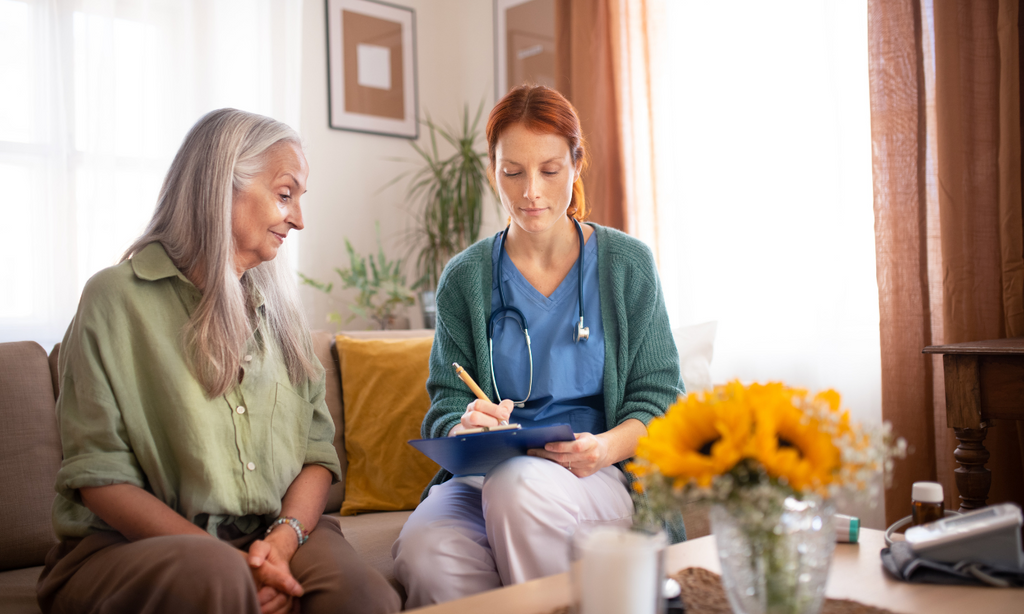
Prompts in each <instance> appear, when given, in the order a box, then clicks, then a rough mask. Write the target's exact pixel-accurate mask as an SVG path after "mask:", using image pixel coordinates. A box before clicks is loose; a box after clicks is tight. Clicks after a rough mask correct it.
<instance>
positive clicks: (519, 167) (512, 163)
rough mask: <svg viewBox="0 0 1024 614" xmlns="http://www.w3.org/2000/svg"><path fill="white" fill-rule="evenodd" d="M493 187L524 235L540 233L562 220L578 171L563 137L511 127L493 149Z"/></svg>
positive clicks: (518, 125) (517, 125) (514, 125)
mask: <svg viewBox="0 0 1024 614" xmlns="http://www.w3.org/2000/svg"><path fill="white" fill-rule="evenodd" d="M494 173H495V183H496V184H497V186H498V196H499V197H500V198H501V204H502V206H504V207H505V210H506V211H508V214H509V215H510V216H512V221H513V222H514V223H515V225H516V226H519V227H520V228H522V229H523V230H525V231H527V232H531V233H534V232H542V231H545V230H548V229H550V228H551V227H552V226H554V225H555V223H556V222H558V221H560V220H563V219H564V218H565V211H566V209H568V208H569V202H570V201H571V200H572V184H573V182H575V181H576V178H577V177H579V171H578V169H577V168H576V166H575V165H574V164H573V162H572V155H571V154H570V152H569V143H568V141H566V140H565V137H563V136H560V135H558V134H555V133H552V132H534V131H532V130H530V129H529V128H527V127H526V126H524V125H523V124H513V125H511V126H509V127H508V128H505V130H503V131H502V133H501V134H500V135H499V136H498V142H497V144H496V146H495V149H494Z"/></svg>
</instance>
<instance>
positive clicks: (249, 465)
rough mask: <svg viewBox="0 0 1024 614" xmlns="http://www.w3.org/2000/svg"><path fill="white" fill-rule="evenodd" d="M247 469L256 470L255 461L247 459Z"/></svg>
mask: <svg viewBox="0 0 1024 614" xmlns="http://www.w3.org/2000/svg"><path fill="white" fill-rule="evenodd" d="M245 467H246V469H248V470H249V471H256V463H254V462H252V461H249V464H248V465H246V466H245Z"/></svg>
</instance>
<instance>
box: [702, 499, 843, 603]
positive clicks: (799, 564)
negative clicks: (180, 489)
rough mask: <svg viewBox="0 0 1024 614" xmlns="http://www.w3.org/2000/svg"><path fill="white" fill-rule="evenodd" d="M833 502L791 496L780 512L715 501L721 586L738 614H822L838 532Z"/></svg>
mask: <svg viewBox="0 0 1024 614" xmlns="http://www.w3.org/2000/svg"><path fill="white" fill-rule="evenodd" d="M833 511H834V508H833V506H832V504H831V503H830V502H828V501H825V502H822V501H820V500H816V499H812V500H805V501H798V500H796V499H793V498H787V499H786V500H785V501H784V502H783V505H782V509H781V510H777V511H775V512H774V513H773V512H769V513H764V511H763V510H758V509H751V506H749V505H747V506H738V505H733V506H729V505H715V506H712V508H711V510H710V513H709V516H710V519H711V531H712V533H714V535H715V538H716V540H717V542H718V557H719V560H720V561H721V564H722V586H723V587H724V588H725V593H726V595H727V596H728V597H729V604H730V605H731V606H732V609H733V611H734V612H737V613H739V614H768V613H770V614H817V612H819V611H820V610H821V606H822V604H823V603H824V598H825V582H826V581H827V580H828V569H829V565H830V564H831V562H832V551H833V550H834V549H835V545H836V536H835V529H834V524H833V520H832V515H833Z"/></svg>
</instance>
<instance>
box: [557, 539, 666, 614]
mask: <svg viewBox="0 0 1024 614" xmlns="http://www.w3.org/2000/svg"><path fill="white" fill-rule="evenodd" d="M665 543H666V541H665V535H664V534H663V533H659V534H657V535H648V534H645V533H637V532H634V531H630V530H628V529H623V528H619V527H597V528H594V529H590V530H586V531H579V532H577V534H576V535H575V536H574V537H573V558H574V562H573V591H574V596H575V600H576V603H577V612H578V613H579V614H654V613H655V612H659V611H660V610H659V608H660V605H661V602H660V600H661V595H660V590H659V589H660V587H661V583H662V565H661V563H662V553H663V552H664V549H665Z"/></svg>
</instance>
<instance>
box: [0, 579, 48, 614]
mask: <svg viewBox="0 0 1024 614" xmlns="http://www.w3.org/2000/svg"><path fill="white" fill-rule="evenodd" d="M42 572H43V568H42V567H27V568H25V569H15V570H14V571H4V572H0V614H39V612H40V611H39V604H38V603H37V602H36V581H37V580H38V579H39V574H41V573H42Z"/></svg>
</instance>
